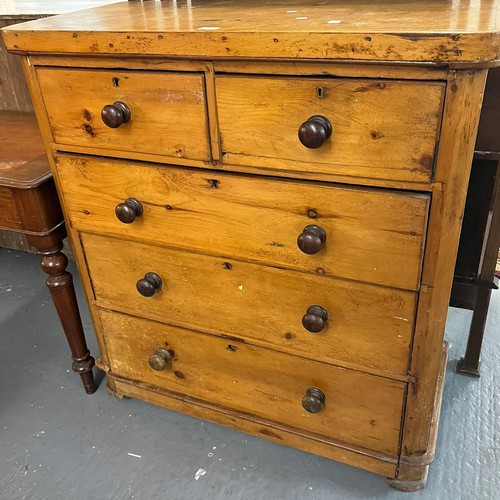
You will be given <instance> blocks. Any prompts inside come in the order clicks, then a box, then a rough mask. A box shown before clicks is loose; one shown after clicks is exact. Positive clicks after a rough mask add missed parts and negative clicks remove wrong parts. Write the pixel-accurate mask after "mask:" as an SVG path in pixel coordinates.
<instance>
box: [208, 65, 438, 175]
mask: <svg viewBox="0 0 500 500" xmlns="http://www.w3.org/2000/svg"><path fill="white" fill-rule="evenodd" d="M444 88H445V85H444V83H442V82H416V81H399V80H375V79H373V80H362V79H346V78H293V77H282V78H279V77H257V76H252V77H250V76H230V75H225V76H217V78H216V90H217V107H218V117H219V127H220V135H221V143H222V150H223V161H224V162H225V163H228V164H234V165H248V166H255V167H259V168H262V169H265V168H273V169H278V170H288V171H301V172H313V173H319V174H321V173H327V174H337V175H347V176H354V177H364V178H377V179H388V180H395V181H413V182H429V181H430V180H431V178H432V172H433V164H434V151H435V148H436V144H437V140H438V135H439V129H440V122H441V114H442V103H443V95H444ZM317 116H320V117H323V118H324V119H326V121H327V122H328V123H329V124H330V125H331V135H330V137H329V138H326V136H327V135H328V132H327V128H325V124H324V123H323V124H321V123H320V122H318V121H317V120H311V118H312V117H317ZM299 129H302V132H301V136H302V137H303V140H304V141H305V143H307V146H306V145H304V144H302V142H301V141H300V140H299ZM323 140H324V143H322V141H323ZM321 143H322V144H321ZM320 144H321V145H320Z"/></svg>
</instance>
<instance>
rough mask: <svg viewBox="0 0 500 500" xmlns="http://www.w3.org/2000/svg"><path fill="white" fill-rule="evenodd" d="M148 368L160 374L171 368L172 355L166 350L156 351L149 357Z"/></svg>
mask: <svg viewBox="0 0 500 500" xmlns="http://www.w3.org/2000/svg"><path fill="white" fill-rule="evenodd" d="M149 366H150V367H151V368H152V369H153V370H156V371H157V372H161V371H163V370H166V369H167V368H170V367H171V366H172V353H171V352H170V351H167V350H166V349H162V348H160V349H156V351H155V353H154V354H153V355H151V356H150V357H149Z"/></svg>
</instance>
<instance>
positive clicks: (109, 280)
mask: <svg viewBox="0 0 500 500" xmlns="http://www.w3.org/2000/svg"><path fill="white" fill-rule="evenodd" d="M81 238H82V241H83V246H84V251H85V256H86V259H87V262H88V266H89V270H90V275H91V279H92V285H93V290H94V293H95V295H96V299H97V304H99V305H100V306H102V307H107V308H109V309H115V310H118V311H123V312H128V313H131V314H135V315H139V316H143V317H146V318H154V319H156V320H158V321H163V322H166V323H171V324H174V325H180V326H183V327H188V328H194V329H197V330H202V331H206V332H211V333H218V334H221V335H227V336H229V337H230V338H232V337H236V338H244V339H252V341H255V342H259V343H260V344H262V345H266V346H270V347H274V348H277V349H282V350H286V351H288V352H296V353H299V354H302V355H306V356H308V357H309V356H312V357H314V358H316V359H321V360H324V361H326V362H330V363H331V362H336V363H339V362H343V363H351V364H354V365H359V366H360V367H368V368H373V369H377V370H382V371H390V372H393V373H396V374H405V373H406V370H407V366H408V352H409V346H410V343H411V338H412V331H413V314H414V311H415V306H416V296H415V294H414V293H412V292H403V291H397V290H394V289H390V288H385V287H379V286H373V285H363V284H361V283H356V282H351V281H344V280H335V279H332V278H328V277H325V276H314V275H307V274H303V273H298V272H294V271H286V270H280V269H276V268H272V267H265V266H261V265H256V264H248V263H243V262H238V261H236V260H234V259H224V258H217V257H209V256H204V255H198V254H195V253H192V252H191V253H187V252H180V251H177V250H167V249H164V248H159V247H154V246H147V245H144V244H138V243H131V242H127V241H123V240H116V239H112V238H105V237H102V236H95V235H88V234H82V235H81ZM147 272H155V273H157V274H158V275H159V276H160V277H161V278H162V280H163V286H162V288H161V290H159V291H157V292H156V294H155V296H153V297H150V298H145V297H143V296H141V295H140V294H139V293H138V292H137V290H136V282H137V281H138V280H139V279H142V278H143V277H144V275H145V274H146V273H147ZM314 304H317V305H320V306H322V307H324V308H325V309H326V310H327V312H328V314H329V319H328V321H327V322H326V326H325V329H324V330H323V331H322V332H321V333H319V334H313V333H310V332H309V331H307V330H306V329H305V328H304V327H303V326H302V317H303V316H304V315H305V314H306V312H307V309H308V307H309V306H310V305H314Z"/></svg>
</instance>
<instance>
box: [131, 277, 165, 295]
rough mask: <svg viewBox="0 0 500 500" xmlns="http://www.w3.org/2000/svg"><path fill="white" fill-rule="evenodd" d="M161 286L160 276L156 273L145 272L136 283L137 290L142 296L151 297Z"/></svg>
mask: <svg viewBox="0 0 500 500" xmlns="http://www.w3.org/2000/svg"><path fill="white" fill-rule="evenodd" d="M161 286H162V281H161V278H160V277H159V276H158V275H157V274H156V273H146V274H145V275H144V278H142V279H140V280H139V281H138V282H137V284H136V287H137V291H138V292H139V293H140V294H141V295H142V296H143V297H152V296H153V295H154V294H155V292H156V290H159V289H160V288H161Z"/></svg>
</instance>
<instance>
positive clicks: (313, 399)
mask: <svg viewBox="0 0 500 500" xmlns="http://www.w3.org/2000/svg"><path fill="white" fill-rule="evenodd" d="M325 400H326V396H325V393H324V392H323V391H322V390H321V389H318V388H317V387H309V389H307V391H306V395H305V396H304V397H303V398H302V406H303V408H304V410H306V411H307V412H309V413H319V412H320V411H321V410H322V409H323V405H324V404H325Z"/></svg>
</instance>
